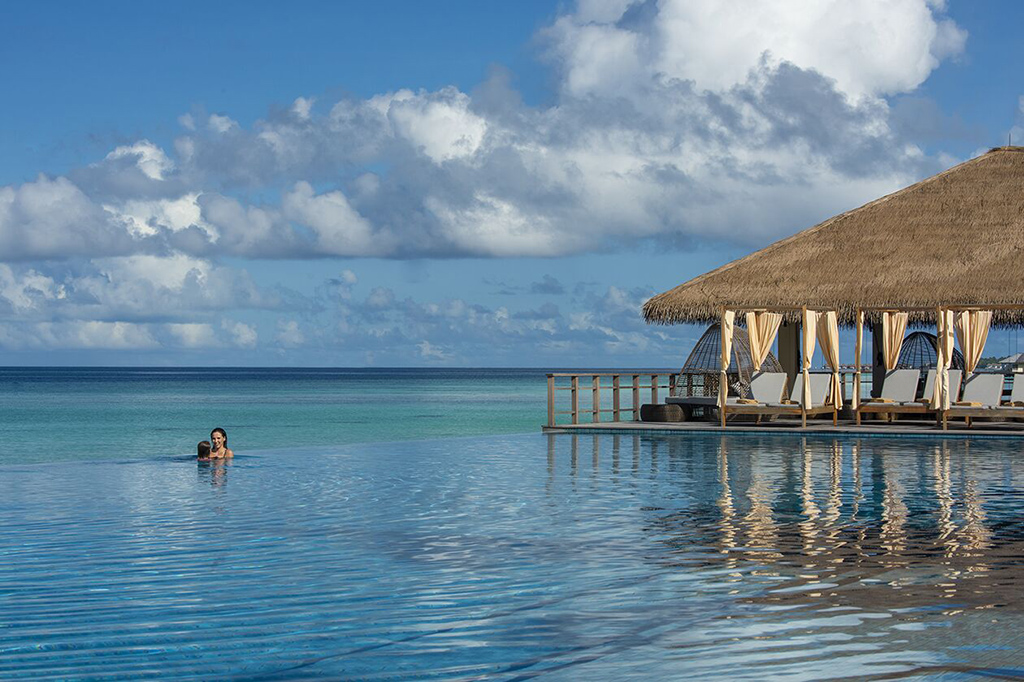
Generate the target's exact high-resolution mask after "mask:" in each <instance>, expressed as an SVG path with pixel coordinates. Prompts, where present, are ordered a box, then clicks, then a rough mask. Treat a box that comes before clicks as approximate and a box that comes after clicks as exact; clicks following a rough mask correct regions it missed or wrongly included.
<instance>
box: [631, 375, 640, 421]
mask: <svg viewBox="0 0 1024 682" xmlns="http://www.w3.org/2000/svg"><path fill="white" fill-rule="evenodd" d="M633 421H635V422H638V421H640V375H639V374H634V375H633Z"/></svg>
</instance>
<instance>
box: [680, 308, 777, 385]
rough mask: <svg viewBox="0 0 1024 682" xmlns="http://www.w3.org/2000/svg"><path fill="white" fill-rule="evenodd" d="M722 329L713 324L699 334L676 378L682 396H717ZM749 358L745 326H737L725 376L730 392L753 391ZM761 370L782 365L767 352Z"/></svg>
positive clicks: (768, 369) (772, 368) (751, 368)
mask: <svg viewBox="0 0 1024 682" xmlns="http://www.w3.org/2000/svg"><path fill="white" fill-rule="evenodd" d="M721 357H722V329H721V327H720V326H719V325H717V324H713V325H711V326H710V327H708V328H707V331H705V332H704V334H703V335H702V336H701V337H700V340H698V341H697V343H696V345H694V347H693V350H692V351H690V356H689V357H688V358H686V363H685V364H684V365H683V368H682V369H681V370H680V372H679V378H678V379H677V381H676V387H677V392H678V395H679V396H682V397H686V398H690V397H712V396H717V395H718V381H719V377H720V376H721V375H720V372H721V366H722V363H721ZM753 364H754V363H753V362H752V361H751V359H750V341H749V340H748V338H747V330H746V328H745V327H739V326H737V327H734V328H733V335H732V357H731V358H730V359H729V369H728V371H727V373H726V376H727V377H728V380H729V394H730V395H738V396H741V397H746V396H747V394H748V392H749V391H750V375H751V374H752V373H753V370H754V368H753ZM761 371H762V372H781V371H783V370H782V365H780V364H779V361H778V360H777V359H775V356H774V355H773V354H771V353H768V357H766V358H765V360H764V362H763V363H762V364H761Z"/></svg>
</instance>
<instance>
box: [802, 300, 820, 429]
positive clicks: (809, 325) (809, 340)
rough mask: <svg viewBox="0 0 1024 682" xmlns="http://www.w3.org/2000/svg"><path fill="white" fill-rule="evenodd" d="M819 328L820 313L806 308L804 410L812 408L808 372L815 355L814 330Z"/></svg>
mask: <svg viewBox="0 0 1024 682" xmlns="http://www.w3.org/2000/svg"><path fill="white" fill-rule="evenodd" d="M817 327H818V313H816V312H815V311H813V310H807V309H806V308H804V319H803V330H802V331H803V344H802V345H803V348H801V352H802V353H803V357H802V358H801V363H800V364H801V366H802V368H803V373H804V377H803V379H804V400H803V404H804V408H805V409H810V408H811V375H810V374H808V373H807V371H808V370H809V369H810V368H811V357H812V356H813V355H814V330H815V329H817Z"/></svg>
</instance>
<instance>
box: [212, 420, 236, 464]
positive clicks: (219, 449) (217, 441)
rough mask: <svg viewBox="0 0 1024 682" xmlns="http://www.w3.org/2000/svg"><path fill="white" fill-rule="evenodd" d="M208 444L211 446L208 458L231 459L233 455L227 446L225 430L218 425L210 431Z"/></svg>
mask: <svg viewBox="0 0 1024 682" xmlns="http://www.w3.org/2000/svg"><path fill="white" fill-rule="evenodd" d="M210 444H211V445H212V446H213V447H212V448H211V450H210V459H231V458H232V457H234V456H235V453H233V452H231V450H230V449H229V448H228V434H227V431H225V430H224V429H222V428H220V427H219V426H218V427H217V428H215V429H214V430H213V431H210Z"/></svg>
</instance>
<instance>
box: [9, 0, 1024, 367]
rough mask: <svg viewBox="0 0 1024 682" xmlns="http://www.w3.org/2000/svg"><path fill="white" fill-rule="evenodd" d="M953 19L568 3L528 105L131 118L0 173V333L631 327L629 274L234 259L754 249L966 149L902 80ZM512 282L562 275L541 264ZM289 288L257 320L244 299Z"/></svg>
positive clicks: (408, 92)
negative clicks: (125, 134) (146, 122)
mask: <svg viewBox="0 0 1024 682" xmlns="http://www.w3.org/2000/svg"><path fill="white" fill-rule="evenodd" d="M965 40H966V33H965V32H964V31H963V30H962V29H961V28H960V27H958V26H956V24H955V23H954V22H953V21H952V20H951V19H949V17H948V16H947V15H946V11H945V6H944V4H943V3H942V2H939V1H938V0H893V1H892V2H886V3H878V2H875V1H874V0H846V1H842V0H820V1H818V2H815V3H811V4H807V3H796V2H782V1H781V0H780V1H773V2H755V1H754V0H730V1H728V2H712V1H710V0H709V1H707V2H693V1H684V0H660V1H658V2H655V1H654V0H579V2H578V3H577V4H576V5H575V6H573V7H571V8H570V9H567V10H565V11H563V12H562V13H561V14H560V15H559V16H558V17H557V18H556V19H555V20H554V21H552V22H551V24H550V25H549V26H548V27H546V28H545V29H543V30H542V31H541V34H540V41H539V43H540V44H541V45H542V46H543V49H544V51H545V55H546V58H547V59H548V60H549V64H550V66H551V68H552V71H553V74H554V75H555V80H554V81H553V85H554V90H553V94H552V99H551V101H549V102H546V103H545V104H543V105H537V106H533V105H528V104H524V102H523V100H522V98H521V97H520V96H519V93H517V92H516V91H515V90H514V89H513V87H512V86H511V83H512V78H511V76H510V74H509V73H508V72H507V71H504V70H502V69H500V68H498V69H495V70H493V71H492V73H491V75H490V77H489V78H488V79H487V80H486V81H485V82H484V83H482V84H480V85H479V87H477V88H475V89H474V90H472V91H471V92H463V91H462V90H460V89H459V88H456V87H454V86H447V87H441V88H438V89H436V90H432V91H429V90H415V89H401V90H396V91H392V92H383V93H379V94H377V95H375V96H373V97H369V98H357V97H346V98H342V99H340V100H338V101H326V100H323V101H315V100H314V98H312V97H309V96H302V97H297V98H295V99H294V100H292V101H291V102H290V103H283V104H281V105H279V106H275V107H273V108H272V111H271V113H270V114H268V115H267V116H266V117H265V118H263V119H261V120H257V121H255V122H254V123H252V124H248V123H246V124H245V125H242V124H240V123H239V121H238V120H235V118H232V115H233V112H219V113H208V112H203V111H199V110H193V111H192V112H191V113H188V114H185V115H182V116H181V117H180V118H179V119H178V120H179V123H180V125H181V130H180V135H179V136H178V138H177V139H176V140H175V141H174V143H173V145H171V146H167V147H166V148H164V147H161V146H160V145H157V144H155V143H154V142H152V141H151V140H150V139H145V138H140V139H138V140H136V141H134V142H132V143H130V144H123V145H120V146H117V147H116V148H114V149H112V150H110V152H109V153H108V154H106V155H104V156H103V158H99V159H97V160H96V162H95V163H92V164H89V165H87V166H85V167H83V168H78V169H75V170H72V171H70V172H68V173H67V175H66V177H46V176H40V177H39V178H37V179H36V180H33V181H30V182H25V183H22V184H18V185H10V186H4V187H0V260H2V262H3V264H2V265H0V324H4V325H6V326H5V327H4V330H5V331H4V335H3V336H2V337H0V344H4V343H6V344H8V345H19V347H21V346H25V345H26V344H31V343H34V342H32V341H31V340H30V339H29V337H30V336H31V334H28V332H25V331H24V330H26V329H29V327H28V326H26V327H24V328H17V324H18V323H19V322H20V323H23V324H25V325H41V324H47V323H52V324H56V325H57V326H56V327H53V328H51V329H46V328H42V327H38V326H36V327H31V329H32V333H33V334H35V333H38V337H37V341H38V343H42V344H44V346H45V344H46V343H51V342H52V343H54V344H60V343H69V344H76V343H77V344H79V346H80V347H94V346H90V345H89V344H94V343H97V340H96V339H97V337H98V336H100V335H102V334H104V333H106V334H107V335H109V336H110V337H111V338H112V339H121V341H116V342H115V343H128V342H129V341H135V342H137V343H138V344H139V346H138V347H140V348H147V347H151V346H153V345H154V344H155V345H157V346H162V345H165V344H167V345H169V346H173V347H182V348H208V347H218V348H225V349H227V348H233V349H240V348H244V349H258V348H259V347H261V345H262V344H277V345H279V346H281V347H308V346H310V345H315V344H328V343H329V342H330V343H334V342H336V341H337V340H338V335H341V337H344V339H345V341H346V343H349V344H351V347H353V348H357V349H358V350H359V351H360V352H362V353H372V354H373V357H374V358H375V360H377V361H384V360H385V359H390V360H391V361H394V360H395V359H396V358H395V357H394V356H392V357H390V358H387V353H386V352H384V351H381V348H385V347H388V345H389V344H394V345H395V347H400V348H402V349H403V351H404V352H405V353H406V354H407V357H420V358H424V359H425V358H431V359H432V360H433V361H440V360H441V359H442V358H439V357H438V356H437V353H438V352H441V353H448V352H452V355H450V356H447V357H445V358H443V360H444V361H446V362H447V361H454V359H455V358H456V355H455V353H454V352H453V351H452V349H454V348H463V347H466V344H468V345H469V346H473V345H474V344H476V345H477V346H478V347H479V348H480V349H484V348H487V347H488V346H489V347H490V348H492V349H493V348H495V347H499V346H500V344H501V339H503V338H508V337H507V336H503V335H508V334H511V335H512V337H513V338H515V339H519V340H521V341H522V342H523V343H527V344H531V347H535V348H547V349H551V350H552V352H554V349H561V350H565V349H566V348H572V347H573V344H576V343H586V342H589V343H599V344H605V345H607V346H608V348H611V349H617V348H623V349H624V348H626V347H628V346H629V345H630V344H642V343H644V341H643V339H641V338H640V336H637V334H639V333H640V330H642V329H643V327H639V328H637V327H634V326H633V325H635V324H636V323H637V320H638V319H639V316H638V313H637V311H638V310H639V305H640V303H641V302H642V300H641V299H642V293H641V292H636V291H627V290H625V289H612V290H608V291H605V292H604V293H603V294H602V295H601V296H602V298H601V299H600V300H597V299H593V298H588V297H587V296H588V294H586V292H582V291H581V292H577V293H575V294H573V295H572V300H573V301H575V302H576V303H578V304H579V305H578V306H576V309H574V310H572V311H571V312H569V311H568V308H566V306H565V302H564V300H560V301H559V303H560V304H561V307H559V306H556V305H554V304H553V303H552V304H550V307H545V306H547V305H548V304H545V306H541V307H540V308H537V309H506V308H497V309H491V308H488V307H486V306H483V305H481V304H479V303H476V302H474V301H472V300H465V299H461V298H460V299H450V300H443V301H434V302H416V301H412V300H410V299H407V298H403V297H402V296H399V295H396V294H395V292H394V291H393V290H392V289H390V288H388V287H384V286H374V285H375V284H377V282H374V281H373V280H372V278H370V279H367V278H364V280H365V286H366V289H367V290H368V293H367V291H366V290H362V291H360V288H359V287H358V286H357V285H358V284H359V282H360V280H359V278H357V277H356V276H355V273H354V272H353V271H351V270H342V271H341V272H340V274H339V275H338V276H337V277H334V278H331V279H330V280H329V281H326V282H322V283H321V284H320V285H319V286H317V288H316V291H315V292H314V293H313V294H312V295H311V296H309V297H308V299H307V298H306V297H303V296H298V295H295V294H293V293H289V292H284V291H281V290H279V289H274V288H267V287H260V286H257V285H256V284H255V282H254V281H253V278H252V277H251V276H250V275H249V274H248V273H247V272H246V271H245V270H244V268H242V267H238V266H233V267H228V266H227V265H224V263H225V262H232V261H229V260H225V259H231V258H241V259H310V258H332V259H342V258H395V259H410V260H412V259H425V258H437V257H441V258H453V257H486V258H507V257H554V256H562V255H568V254H580V253H587V252H597V251H612V250H620V249H630V248H641V247H642V246H644V245H646V246H648V247H649V246H652V245H653V246H655V247H657V248H661V249H664V248H675V249H687V248H690V246H691V245H692V244H693V243H695V242H708V241H711V242H729V243H732V244H740V245H742V246H743V247H754V246H759V245H762V244H764V243H765V242H766V241H769V240H773V239H776V238H778V237H780V236H784V235H786V234H790V233H792V232H795V231H797V230H799V229H802V228H805V227H807V226H809V225H812V224H814V223H816V222H818V221H819V220H821V219H823V218H825V217H827V216H828V215H831V214H834V213H837V212H839V211H841V210H846V209H849V208H852V207H854V206H856V205H858V204H860V203H864V202H866V201H869V200H871V199H874V198H876V197H877V196H880V195H882V194H885V193H887V192H889V191H892V190H894V189H896V188H898V187H900V186H902V185H904V184H907V183H909V182H911V181H913V180H915V179H918V178H920V177H923V176H924V175H927V174H930V173H932V172H935V171H937V170H940V169H941V168H942V167H945V166H948V165H950V164H952V163H953V162H954V161H956V159H953V158H952V157H950V156H948V155H945V154H942V153H937V154H934V155H930V154H929V153H926V151H924V150H923V149H922V148H921V147H919V146H918V144H919V143H920V142H922V141H929V140H931V139H935V138H938V137H941V135H942V131H944V130H954V129H955V130H957V131H958V132H957V134H958V135H961V136H962V137H970V136H971V135H972V131H970V130H967V129H965V128H964V127H963V126H959V123H958V122H957V121H956V120H953V119H947V118H944V117H943V116H942V114H941V112H939V111H936V107H934V106H933V105H932V103H930V102H929V100H927V99H926V98H925V97H922V96H919V93H918V91H917V88H918V87H919V86H920V85H921V83H923V82H924V81H925V80H926V79H927V78H928V77H929V74H931V73H932V71H933V70H934V69H935V68H936V67H937V66H938V65H939V64H940V63H941V62H942V61H943V60H946V59H950V58H955V57H957V56H958V55H959V54H961V53H962V52H963V50H964V47H965ZM234 115H237V114H234ZM925 118H926V119H927V121H928V125H927V126H923V125H922V123H921V121H922V120H924V119H925ZM1022 118H1024V115H1022ZM958 126H959V127H958ZM923 127H927V128H928V130H929V131H931V132H928V133H927V134H923V133H922V132H921V130H922V128H923ZM1018 132H1019V131H1018ZM929 136H930V137H929ZM1021 137H1024V134H1022V135H1021ZM926 138H927V139H926ZM503 291H507V292H510V293H522V292H529V293H532V294H542V295H549V296H569V294H567V293H566V287H565V286H564V285H563V284H562V283H561V282H559V281H558V280H556V279H554V278H553V277H550V276H547V277H544V278H543V279H542V280H541V281H539V282H533V283H531V284H527V285H520V286H514V287H504V289H503ZM285 309H288V311H289V312H288V313H287V314H288V315H289V317H288V318H280V319H272V320H269V321H267V320H264V322H265V328H262V329H261V328H260V327H259V325H256V324H255V323H250V322H249V321H247V322H245V323H243V322H238V321H236V320H234V319H232V318H231V314H232V313H233V312H235V311H241V310H246V311H250V310H260V311H275V315H281V314H284V313H283V312H282V311H284V310H285ZM563 310H565V311H566V312H564V313H563V312H562V311H563ZM318 316H319V317H323V318H324V319H322V320H320V319H319V317H318ZM328 318H329V319H328ZM246 319H247V320H248V318H246ZM315 320H319V322H317V324H313V322H314V321H315ZM89 322H96V323H100V324H101V325H110V324H122V325H127V326H122V327H108V326H100V327H93V328H90V327H87V326H83V325H86V324H87V323H89ZM12 325H14V326H13V327H12ZM61 325H63V326H61ZM171 325H176V326H171ZM19 329H21V331H19ZM456 329H457V330H458V334H460V335H462V336H460V337H459V338H462V339H464V340H465V341H463V342H460V341H457V340H455V339H454V337H452V336H451V334H454V333H455V332H454V331H452V330H456ZM647 338H648V339H650V338H652V337H650V336H649V335H648V337H647ZM328 340H330V341H328ZM648 342H650V341H648ZM421 344H426V345H421ZM108 347H114V346H108ZM324 347H327V346H326V345H325V346H324ZM636 347H640V346H636ZM440 349H443V350H440ZM496 352H500V351H496ZM559 352H561V351H559Z"/></svg>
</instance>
